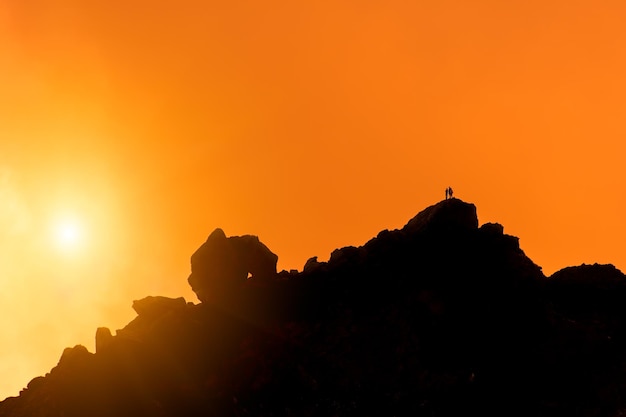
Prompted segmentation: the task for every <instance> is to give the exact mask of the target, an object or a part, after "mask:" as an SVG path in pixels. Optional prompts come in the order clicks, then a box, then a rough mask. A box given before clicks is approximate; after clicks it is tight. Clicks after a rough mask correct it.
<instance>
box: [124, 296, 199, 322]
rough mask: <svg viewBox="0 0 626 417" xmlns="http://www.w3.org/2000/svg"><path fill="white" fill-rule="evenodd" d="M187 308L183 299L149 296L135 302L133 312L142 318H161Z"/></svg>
mask: <svg viewBox="0 0 626 417" xmlns="http://www.w3.org/2000/svg"><path fill="white" fill-rule="evenodd" d="M186 306H187V302H186V301H185V299H184V298H183V297H178V298H170V297H163V296H160V295H159V296H156V297H155V296H148V297H145V298H142V299H141V300H134V301H133V310H135V311H136V312H137V315H139V316H142V317H151V318H155V317H159V316H162V315H164V314H166V313H168V312H170V311H172V310H181V309H183V308H185V307H186Z"/></svg>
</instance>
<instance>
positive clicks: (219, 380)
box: [0, 199, 626, 417]
mask: <svg viewBox="0 0 626 417" xmlns="http://www.w3.org/2000/svg"><path fill="white" fill-rule="evenodd" d="M220 232H221V231H220ZM214 233H215V236H217V237H218V238H219V241H220V242H222V243H219V245H218V246H219V247H217V246H215V245H216V244H215V243H211V242H213V241H212V240H211V239H212V238H210V239H209V240H208V241H207V243H206V244H205V245H203V247H201V250H200V249H199V251H198V252H196V254H194V257H195V258H194V259H193V262H192V269H193V273H192V276H193V278H191V277H190V282H191V283H192V284H193V285H194V290H196V287H197V288H198V291H202V295H203V296H202V298H201V299H203V302H202V303H200V304H192V303H187V302H185V300H183V299H182V298H181V299H169V298H165V297H147V298H145V299H143V300H138V301H135V302H134V304H133V308H134V309H135V310H136V311H137V313H138V316H137V317H136V318H135V320H133V321H132V322H131V323H129V324H128V325H127V326H126V327H125V328H124V329H121V330H118V331H117V332H116V334H115V335H112V334H111V332H110V331H109V330H108V329H104V328H103V329H98V331H97V332H96V334H97V340H96V346H97V349H96V353H90V352H88V351H87V350H86V349H85V348H84V347H82V346H76V347H74V348H68V349H66V350H65V352H63V355H62V356H61V359H60V361H59V364H58V365H57V366H56V367H55V368H54V369H52V370H51V371H50V373H48V374H47V375H46V376H44V377H37V378H35V379H33V380H32V381H31V382H30V383H29V384H28V387H27V388H25V389H24V390H23V391H22V392H21V393H20V395H19V397H15V398H8V399H6V400H5V401H3V402H2V403H0V416H13V417H21V416H29V417H32V416H66V417H73V416H96V417H97V416H103V417H104V416H118V417H120V416H121V417H124V416H409V415H411V416H458V415H466V414H469V415H474V414H476V415H498V416H501V415H507V416H528V415H533V416H561V415H563V416H617V415H621V410H622V409H626V396H625V395H624V392H626V391H625V389H626V349H625V348H626V338H625V337H624V336H625V335H626V328H625V327H626V307H624V306H625V305H626V303H624V300H626V277H624V275H623V274H622V273H621V272H620V271H618V270H617V269H615V268H614V267H612V266H607V265H583V266H579V267H571V268H566V269H564V270H562V271H559V272H557V273H555V274H554V275H553V276H552V277H550V278H546V277H545V276H544V275H543V273H542V272H541V269H540V268H539V267H538V266H537V265H535V264H534V263H533V262H532V261H531V260H530V259H529V258H528V257H526V256H525V254H524V252H523V251H522V250H521V249H520V247H519V243H518V239H517V238H516V237H513V236H508V235H506V234H504V233H503V227H502V226H501V225H499V224H491V223H487V224H485V225H483V226H481V227H478V219H477V216H476V208H475V207H474V206H473V205H471V204H468V203H465V202H462V201H461V200H458V199H450V200H446V201H442V202H440V203H438V204H436V205H434V206H432V207H429V208H427V209H426V210H424V211H422V212H421V213H419V214H418V215H417V216H416V217H415V218H413V219H411V220H410V221H409V222H408V223H407V225H406V226H405V227H404V228H402V229H400V230H392V231H388V230H385V231H382V232H380V233H379V234H378V236H377V237H375V238H373V239H372V240H370V241H369V242H367V243H366V244H365V245H363V246H361V247H346V248H343V249H338V250H335V251H334V252H333V253H332V254H331V257H330V260H329V261H328V262H318V261H317V259H316V258H311V259H310V260H309V261H308V262H307V263H306V265H305V266H304V269H303V271H302V272H297V271H292V272H286V271H283V272H281V273H278V274H275V275H273V277H271V278H268V277H269V275H268V274H267V273H266V272H267V271H268V269H267V268H270V269H271V267H272V262H273V265H274V268H275V262H276V261H275V259H274V258H273V254H272V253H271V252H270V251H269V249H267V248H266V247H265V246H264V245H262V244H260V242H259V241H258V239H256V238H254V237H241V238H239V237H237V238H226V237H225V235H224V236H222V235H223V232H222V233H219V232H217V233H216V232H214ZM216 239H217V238H216ZM255 239H256V240H255ZM210 240H211V241H210ZM224 242H226V243H224ZM242 242H243V243H242ZM244 243H245V244H244ZM220 245H221V246H220ZM224 245H226V246H224ZM250 245H252V246H250ZM215 247H217V249H215ZM235 247H245V249H233V248H235ZM207 248H208V249H207ZM250 248H252V249H250ZM233 251H234V252H233ZM259 254H260V255H259ZM256 256H260V258H259V259H260V261H259V262H256V261H255V259H256V258H254V257H256ZM225 257H227V258H228V262H226V263H225V262H222V263H220V259H226V258H225ZM253 258H254V259H253ZM268 259H269V261H270V262H267V260H268ZM216 263H217V264H216ZM226 264H228V265H230V266H228V267H225V266H224V265H226ZM242 264H250V265H251V266H250V267H245V268H243V269H242V268H241V267H240V265H242ZM259 265H261V267H259ZM252 269H254V270H255V271H257V272H258V271H259V270H260V271H261V272H258V273H256V272H255V273H256V275H258V276H263V277H264V279H262V280H260V279H258V280H257V279H255V278H254V274H253V277H252V278H251V279H249V280H245V279H241V276H244V277H245V275H246V272H253V271H251V270H252ZM231 275H232V276H231ZM231 278H232V279H234V278H237V279H238V281H232V280H231ZM225 283H226V284H225ZM198 291H197V292H198Z"/></svg>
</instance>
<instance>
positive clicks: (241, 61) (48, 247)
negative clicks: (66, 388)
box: [0, 0, 626, 398]
mask: <svg viewBox="0 0 626 417" xmlns="http://www.w3.org/2000/svg"><path fill="white" fill-rule="evenodd" d="M308 3H311V4H305V2H300V1H288V0H264V1H222V2H213V1H200V0H196V1H189V0H181V1H176V2H172V1H170V2H158V1H155V0H150V1H148V0H124V1H120V0H109V1H106V2H96V1H79V0H28V1H26V0H3V1H2V2H0V283H1V285H2V290H1V291H0V329H2V330H1V331H0V375H3V378H1V380H0V397H2V398H4V397H5V396H7V395H15V394H17V392H18V391H19V389H20V388H22V387H23V386H25V384H26V383H27V382H28V381H29V380H30V378H32V377H34V376H36V375H41V374H43V373H45V372H46V371H48V370H49V369H50V368H51V367H52V366H54V365H55V364H56V362H57V360H58V358H59V356H60V354H61V352H62V350H63V348H64V347H66V346H72V345H75V344H77V343H82V344H85V345H86V346H87V347H88V348H89V349H90V350H93V347H94V342H93V337H94V335H95V330H96V327H98V326H108V327H111V328H112V329H113V330H114V329H117V328H120V327H122V326H123V325H124V324H125V323H126V322H128V321H129V320H130V319H132V317H134V312H133V311H132V310H131V308H130V306H131V303H132V300H133V299H137V298H142V297H144V296H146V295H168V296H179V295H183V296H185V297H186V298H187V299H189V300H193V301H196V300H195V297H193V293H191V291H190V290H189V288H188V286H187V283H186V278H187V275H188V273H189V256H190V255H191V253H192V252H193V251H194V250H195V249H196V248H197V247H198V246H199V245H200V244H201V243H202V242H203V241H204V240H205V239H206V236H207V235H208V234H209V233H210V232H211V231H212V230H213V229H214V228H215V227H222V228H223V229H224V230H225V231H226V233H227V234H229V235H232V234H244V233H251V234H257V235H259V236H260V237H261V240H262V241H263V242H265V243H266V244H267V245H268V246H269V247H270V248H271V249H272V250H273V251H274V252H275V253H277V254H278V255H279V269H282V268H285V269H291V268H295V269H302V266H303V265H304V262H305V261H306V259H308V258H309V257H311V256H315V255H317V256H319V257H320V259H327V258H328V256H329V254H330V252H331V251H332V250H333V249H334V248H337V247H341V246H346V245H360V244H363V243H364V242H365V241H367V240H368V239H369V238H371V237H373V236H374V235H376V233H377V232H378V231H380V230H382V229H385V228H398V227H401V226H402V225H404V224H405V223H406V222H407V221H408V219H410V218H411V217H412V216H413V215H414V214H416V213H417V212H418V211H419V210H421V209H423V208H424V207H426V206H428V205H430V204H433V203H435V202H437V201H438V200H440V199H442V198H443V197H444V189H445V187H447V186H448V185H451V186H452V187H453V188H454V189H455V194H456V196H458V197H459V198H462V199H464V200H466V201H470V202H473V203H475V204H476V205H477V207H478V214H479V220H480V221H481V223H482V222H488V221H497V222H500V223H502V224H503V225H504V226H505V231H506V232H507V233H510V234H514V235H517V236H519V237H520V243H521V246H522V249H524V250H525V251H526V253H527V254H528V255H529V256H530V257H531V258H532V259H533V260H534V261H535V262H537V263H538V264H539V265H541V266H542V267H543V269H544V272H545V273H547V274H551V273H552V272H554V271H555V270H557V269H559V268H561V267H564V266H567V265H575V264H580V263H583V262H586V263H593V262H600V263H608V262H611V263H614V264H615V265H616V266H617V267H618V268H621V269H622V270H626V256H625V255H624V252H623V251H622V246H623V245H622V237H623V236H626V221H624V217H623V213H624V212H626V188H625V187H624V185H625V184H624V183H625V179H626V174H624V170H623V165H622V159H623V157H624V154H625V148H626V141H625V140H624V139H625V133H626V123H625V117H624V116H625V115H626V26H625V25H624V22H625V21H626V2H624V1H623V0H616V1H603V0H593V1H591V0H578V1H572V0H558V1H557V0H555V1H549V0H548V1H546V0H523V1H522V0H509V1H501V0H490V1H489V0H476V1H471V2H469V1H465V0H438V1H389V0H386V1H369V0H367V1H363V0H359V1H356V0H354V1H338V0H333V1H327V0H321V1H320V0H318V1H315V2H308ZM62 219H69V221H73V222H75V223H76V224H78V225H79V226H78V227H79V229H80V231H81V236H80V241H79V242H78V243H79V244H78V245H77V246H76V247H70V248H61V247H59V244H58V243H57V242H56V241H55V239H54V233H53V232H52V230H53V229H54V228H55V227H57V226H58V225H59V224H60V222H61V221H62ZM7 375H11V376H12V377H10V378H9V377H7Z"/></svg>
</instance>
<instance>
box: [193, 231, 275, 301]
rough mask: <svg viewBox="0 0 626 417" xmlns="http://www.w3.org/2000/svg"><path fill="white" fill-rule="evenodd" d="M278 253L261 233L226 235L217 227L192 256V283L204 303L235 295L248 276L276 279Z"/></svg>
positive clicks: (260, 278)
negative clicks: (271, 248) (275, 252)
mask: <svg viewBox="0 0 626 417" xmlns="http://www.w3.org/2000/svg"><path fill="white" fill-rule="evenodd" d="M277 262H278V256H276V255H275V254H274V253H273V252H272V251H270V250H269V248H268V247H267V246H265V245H264V244H263V243H261V241H260V240H259V238H258V237H257V236H252V235H244V236H231V237H226V234H225V233H224V231H223V230H222V229H215V230H214V231H213V233H211V234H210V235H209V237H208V238H207V240H206V242H204V244H202V246H200V247H199V248H198V250H196V252H195V253H194V254H193V255H192V256H191V275H190V276H189V278H188V282H189V284H190V285H191V288H192V290H193V291H194V292H195V293H196V295H197V296H198V299H199V300H200V301H202V302H207V301H210V300H213V301H214V300H216V299H217V298H222V296H225V295H229V294H232V292H233V291H234V290H236V289H237V288H238V287H239V286H240V285H241V284H243V283H245V282H246V281H247V280H248V279H253V280H254V281H256V282H267V281H269V280H272V279H275V278H276V263H277Z"/></svg>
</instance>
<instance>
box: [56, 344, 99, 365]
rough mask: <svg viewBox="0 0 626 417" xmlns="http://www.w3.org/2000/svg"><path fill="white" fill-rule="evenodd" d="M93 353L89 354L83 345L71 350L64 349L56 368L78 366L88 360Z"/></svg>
mask: <svg viewBox="0 0 626 417" xmlns="http://www.w3.org/2000/svg"><path fill="white" fill-rule="evenodd" d="M92 356H93V353H91V352H89V351H88V350H87V348H86V347H85V346H83V345H76V346H74V347H73V348H70V347H68V348H65V349H64V350H63V354H62V355H61V358H60V359H59V364H58V365H57V367H58V368H62V367H65V368H72V367H75V366H80V365H81V364H82V363H84V361H86V360H89V359H90V358H91V357H92Z"/></svg>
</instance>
